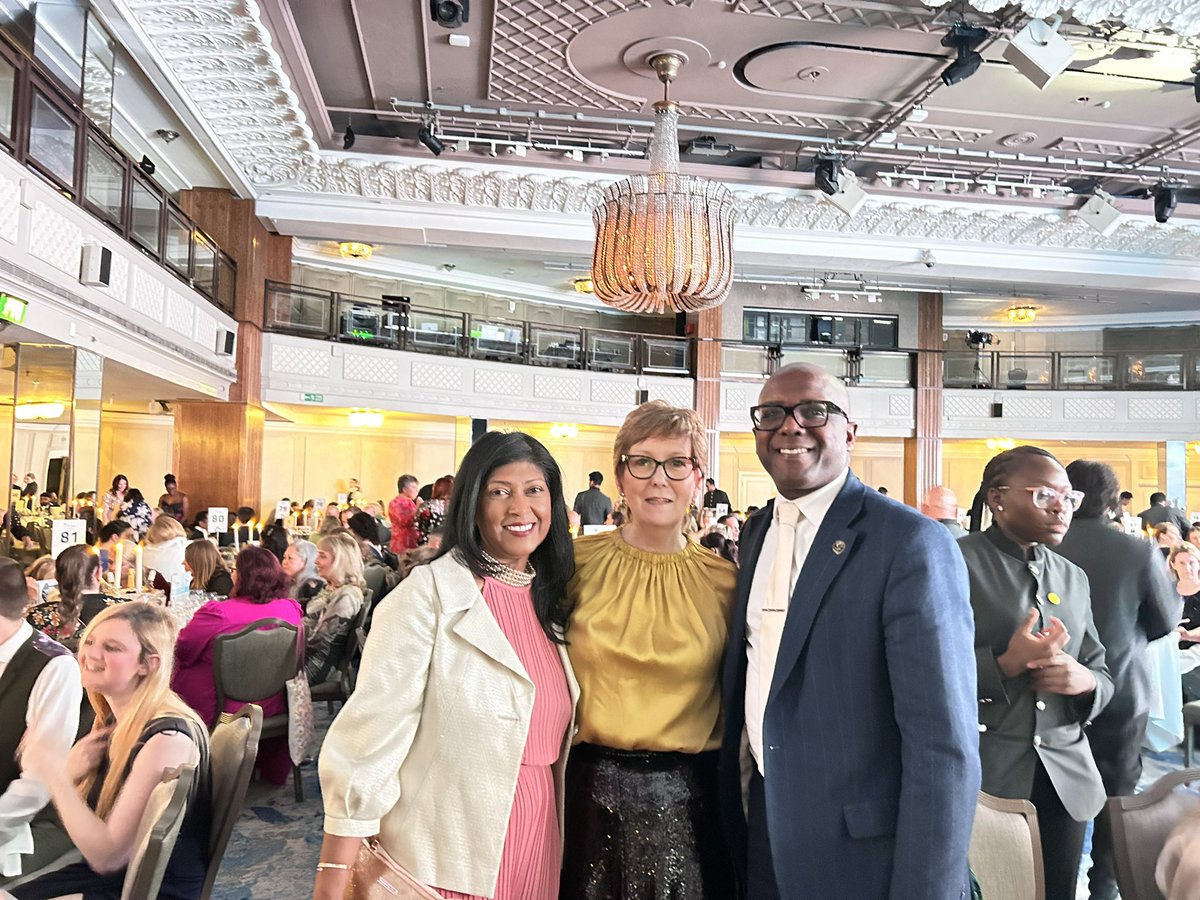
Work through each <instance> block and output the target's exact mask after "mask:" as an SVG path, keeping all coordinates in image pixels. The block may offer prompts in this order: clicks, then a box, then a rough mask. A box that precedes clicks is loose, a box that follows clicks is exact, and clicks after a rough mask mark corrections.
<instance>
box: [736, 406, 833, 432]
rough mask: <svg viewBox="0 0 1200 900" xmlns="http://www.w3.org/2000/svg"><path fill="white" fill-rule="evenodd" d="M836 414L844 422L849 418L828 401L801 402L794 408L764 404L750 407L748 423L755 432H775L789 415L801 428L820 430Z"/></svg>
mask: <svg viewBox="0 0 1200 900" xmlns="http://www.w3.org/2000/svg"><path fill="white" fill-rule="evenodd" d="M834 413H836V414H837V415H839V416H841V417H842V418H844V419H846V421H849V420H850V416H849V415H848V414H847V413H846V411H845V410H844V409H842V408H841V407H840V406H838V405H837V404H836V403H832V402H830V401H829V400H801V401H800V402H799V403H797V404H795V405H794V406H784V405H782V404H779V403H764V404H763V405H762V406H752V407H750V421H751V422H753V423H754V430H755V431H777V430H778V429H780V428H782V427H783V423H784V422H785V421H787V417H788V416H789V415H790V416H791V417H792V418H793V419H795V420H796V424H797V425H799V426H800V427H801V428H821V427H823V426H824V425H825V423H826V422H828V421H829V416H830V415H831V414H834Z"/></svg>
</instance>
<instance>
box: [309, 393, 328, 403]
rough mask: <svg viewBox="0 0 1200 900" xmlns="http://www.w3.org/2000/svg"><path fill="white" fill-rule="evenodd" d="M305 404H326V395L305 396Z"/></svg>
mask: <svg viewBox="0 0 1200 900" xmlns="http://www.w3.org/2000/svg"><path fill="white" fill-rule="evenodd" d="M304 402H305V403H324V402H325V395H324V394H305V395H304Z"/></svg>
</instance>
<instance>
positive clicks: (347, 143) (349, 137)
mask: <svg viewBox="0 0 1200 900" xmlns="http://www.w3.org/2000/svg"><path fill="white" fill-rule="evenodd" d="M354 137H355V135H354V129H353V128H351V127H350V126H349V125H347V126H346V133H345V134H344V135H342V149H343V150H349V149H350V148H351V147H353V146H354Z"/></svg>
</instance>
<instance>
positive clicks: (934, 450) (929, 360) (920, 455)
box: [904, 293, 942, 506]
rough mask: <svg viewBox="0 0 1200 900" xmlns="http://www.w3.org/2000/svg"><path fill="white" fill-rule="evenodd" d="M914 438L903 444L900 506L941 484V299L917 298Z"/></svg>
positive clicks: (932, 295) (911, 503)
mask: <svg viewBox="0 0 1200 900" xmlns="http://www.w3.org/2000/svg"><path fill="white" fill-rule="evenodd" d="M915 388H916V404H915V410H914V411H915V413H916V429H915V436H914V437H911V438H906V439H905V441H904V502H905V503H907V504H908V505H909V506H917V505H918V504H919V503H920V501H921V498H922V497H924V496H925V492H926V491H928V490H929V489H930V488H931V487H935V486H937V485H939V484H941V482H942V295H941V294H940V293H927V294H918V295H917V365H916V384H915Z"/></svg>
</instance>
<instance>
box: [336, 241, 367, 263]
mask: <svg viewBox="0 0 1200 900" xmlns="http://www.w3.org/2000/svg"><path fill="white" fill-rule="evenodd" d="M374 252H375V248H374V247H372V246H371V245H370V244H364V243H362V242H361V241H342V242H341V243H340V244H338V253H340V254H341V255H342V258H343V259H370V258H371V254H372V253H374Z"/></svg>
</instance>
